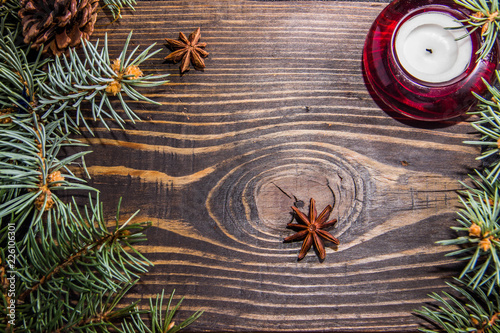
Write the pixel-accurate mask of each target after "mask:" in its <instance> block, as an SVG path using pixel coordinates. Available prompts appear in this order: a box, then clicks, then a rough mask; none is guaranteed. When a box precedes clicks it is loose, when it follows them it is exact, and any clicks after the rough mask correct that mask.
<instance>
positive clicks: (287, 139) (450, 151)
mask: <svg viewBox="0 0 500 333" xmlns="http://www.w3.org/2000/svg"><path fill="white" fill-rule="evenodd" d="M384 6H385V4H382V3H376V2H362V1H347V2H333V1H327V2H324V1H317V2H316V1H299V2H289V1H278V2H263V1H174V0H167V1H157V2H149V1H142V2H139V3H138V5H137V7H136V9H137V11H136V12H127V13H125V14H124V15H123V19H122V20H120V21H119V23H118V24H113V25H111V26H107V27H102V28H100V29H99V30H98V31H96V33H95V34H94V37H93V38H97V37H99V38H102V37H103V36H104V32H106V31H107V32H108V38H109V42H110V45H111V47H112V49H113V51H114V52H115V53H116V55H117V54H118V52H119V50H118V48H119V47H120V45H121V44H122V42H123V40H124V38H125V36H126V35H127V34H128V32H129V30H130V29H133V30H134V37H133V42H132V44H133V45H135V44H138V43H140V44H142V45H148V44H150V43H154V42H157V43H159V45H158V47H162V45H161V44H162V43H163V38H165V37H168V38H175V37H176V36H177V34H178V32H179V31H183V32H184V33H190V32H191V31H192V30H194V28H196V27H198V26H200V27H201V28H202V29H201V30H202V41H204V42H207V43H208V47H207V51H209V52H210V56H209V58H208V59H207V60H206V63H207V68H206V70H205V71H204V72H199V71H194V70H191V71H190V72H189V73H187V74H184V75H182V76H181V75H179V72H178V65H173V64H166V63H163V62H162V58H163V57H165V56H166V55H167V54H168V53H169V52H168V51H167V50H166V49H165V48H164V52H162V53H160V55H158V56H156V57H155V58H153V59H151V60H150V61H148V62H147V63H146V64H145V65H144V66H142V69H143V70H144V72H145V73H164V72H167V73H171V76H170V83H169V84H167V85H165V86H162V87H159V88H155V89H151V90H150V91H147V93H146V96H148V97H151V98H153V99H155V100H157V101H159V102H160V103H161V105H160V106H154V105H150V104H145V103H132V105H134V106H135V109H136V110H137V111H138V114H139V115H140V116H141V117H142V118H143V119H144V121H143V122H140V123H136V124H131V123H128V125H127V128H126V129H125V130H119V129H115V130H114V131H113V132H111V133H110V132H108V131H106V130H105V129H102V128H100V129H97V130H96V131H95V134H96V136H95V137H93V138H92V137H91V136H90V135H88V133H87V134H86V136H87V137H88V141H89V142H90V143H91V144H92V150H94V153H93V154H91V155H90V156H89V158H88V159H87V160H88V164H89V166H90V167H89V171H90V173H91V175H92V177H93V178H92V180H91V183H92V185H95V186H97V187H98V188H100V189H101V190H102V197H103V199H104V200H105V201H107V202H109V203H110V204H112V203H114V202H116V201H117V200H118V198H119V197H120V196H123V197H124V203H123V207H124V209H125V213H128V214H130V213H131V212H133V211H135V210H136V209H138V208H140V209H141V214H140V219H142V220H151V221H153V227H152V228H151V229H150V230H149V232H148V238H149V241H148V243H147V244H145V245H144V246H142V250H143V251H144V252H146V253H147V256H148V258H149V259H150V260H152V261H153V262H154V264H155V267H154V268H153V269H152V270H151V273H149V274H147V275H145V276H144V278H143V282H142V283H141V285H140V287H139V288H136V289H135V290H134V293H133V294H132V296H131V298H143V299H144V298H146V297H149V296H152V295H153V294H155V293H158V292H159V291H160V290H161V289H162V288H167V289H168V290H171V289H173V288H175V289H176V291H177V295H184V296H186V300H185V303H184V306H183V309H184V310H185V311H189V310H195V309H199V308H201V309H204V310H205V314H204V315H203V317H202V318H201V319H200V320H199V321H198V322H196V323H195V324H194V325H193V326H192V329H193V330H196V331H234V330H245V331H250V330H251V331H320V330H327V331H334V332H345V331H352V332H365V331H370V332H376V331H379V332H398V331H401V332H410V331H415V330H416V327H417V325H418V323H419V322H420V319H419V318H417V317H415V316H414V315H412V313H411V311H412V310H413V309H416V308H418V307H420V306H421V305H422V303H423V302H426V301H428V298H427V297H426V295H427V294H428V293H429V292H432V291H436V290H438V289H440V288H442V286H443V285H444V283H443V282H444V279H445V278H446V277H448V276H450V275H453V274H455V273H456V270H457V267H455V266H454V264H453V262H452V261H451V260H449V259H447V258H445V257H444V256H443V254H444V253H445V252H447V251H449V249H447V248H443V247H438V246H435V245H434V242H435V241H437V240H439V239H443V238H447V237H448V236H449V234H450V231H449V228H448V227H449V226H450V225H452V224H453V219H454V216H455V215H454V212H455V211H456V206H457V198H456V193H455V190H456V189H457V188H458V187H459V185H458V182H457V180H464V179H465V178H466V174H467V173H468V172H470V170H471V168H473V167H474V166H476V165H477V164H476V163H477V162H475V161H474V158H475V157H476V155H477V153H478V151H477V150H476V149H474V148H471V147H467V146H464V145H463V144H462V141H463V140H465V139H468V138H470V135H469V134H468V132H470V131H471V127H470V126H469V125H468V124H467V122H465V121H456V122H448V123H444V124H439V125H430V124H417V123H412V122H408V121H406V120H404V119H400V118H397V117H396V118H393V117H391V116H389V115H388V114H387V113H385V112H384V111H383V110H381V109H380V107H379V106H378V105H377V104H376V103H375V102H374V101H373V100H372V98H371V96H370V94H369V92H368V90H367V88H366V86H365V83H364V80H363V74H362V70H361V68H362V64H361V53H362V48H363V43H364V39H365V36H366V33H367V31H368V29H369V28H370V25H371V23H372V21H373V20H374V19H375V17H376V16H377V15H378V14H379V12H380V11H381V9H382V8H383V7H384ZM311 197H314V198H315V199H316V200H317V203H318V208H319V209H322V208H323V207H324V206H326V205H327V204H331V203H335V208H334V211H333V214H332V216H333V217H335V218H338V220H339V223H338V226H337V227H336V228H335V229H334V230H332V233H333V234H334V235H335V236H336V237H338V238H339V239H340V241H341V244H340V246H339V247H338V249H334V248H328V249H327V258H326V260H325V261H324V262H323V263H320V262H319V261H318V259H317V257H316V256H315V255H314V253H313V252H310V253H309V254H308V255H307V256H306V258H305V259H304V260H302V261H300V262H297V260H296V256H297V254H298V251H299V249H300V243H286V244H285V243H283V238H284V237H286V236H289V235H291V234H292V231H291V230H289V229H286V227H285V226H286V224H287V223H288V222H290V221H291V219H292V216H291V209H290V206H291V205H293V204H296V205H298V206H301V209H303V210H304V211H305V210H306V209H307V207H308V201H309V198H311ZM109 206H110V207H111V206H112V205H109ZM181 316H182V314H181Z"/></svg>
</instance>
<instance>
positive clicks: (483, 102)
mask: <svg viewBox="0 0 500 333" xmlns="http://www.w3.org/2000/svg"><path fill="white" fill-rule="evenodd" d="M496 76H497V78H499V77H500V72H499V71H498V70H497V71H496ZM484 83H485V84H486V86H487V88H488V91H489V93H490V94H491V96H492V97H491V99H486V98H484V97H482V96H479V95H477V94H475V93H473V94H474V95H475V96H476V97H477V98H478V99H479V102H480V103H479V105H478V106H477V107H476V110H475V111H473V112H470V114H474V115H478V116H479V120H477V121H474V122H473V123H472V124H471V125H472V127H474V129H475V130H477V131H478V132H479V134H480V135H481V137H480V139H479V140H474V141H465V142H464V143H466V144H470V145H477V146H481V147H482V148H483V149H482V153H481V156H479V157H477V159H479V160H488V164H489V165H488V166H486V168H485V170H484V172H485V173H486V179H487V180H488V181H491V182H496V181H497V180H498V179H499V176H500V163H499V162H500V158H499V157H500V156H499V147H500V91H499V90H498V88H497V87H496V86H492V85H491V84H489V83H488V82H486V81H485V82H484Z"/></svg>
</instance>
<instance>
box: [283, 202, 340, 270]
mask: <svg viewBox="0 0 500 333" xmlns="http://www.w3.org/2000/svg"><path fill="white" fill-rule="evenodd" d="M292 209H293V211H294V212H295V218H296V220H297V222H298V223H288V225H287V226H288V227H289V228H292V229H296V230H300V231H299V232H297V233H296V234H294V235H292V236H289V237H286V238H285V240H284V241H285V242H291V241H294V240H302V239H303V240H304V242H303V243H302V248H301V249H300V253H299V260H300V259H302V258H304V257H305V255H306V253H307V252H308V251H309V249H310V248H311V246H312V245H313V244H314V248H315V249H316V251H317V252H318V256H319V258H320V259H321V260H323V259H325V256H326V253H325V246H324V244H323V239H326V240H328V241H330V242H332V243H334V244H336V245H339V240H338V239H337V238H335V237H333V236H332V235H331V234H330V233H329V232H327V231H325V230H323V229H326V228H329V227H331V226H333V225H335V223H337V219H333V220H330V221H328V222H326V220H327V219H328V217H329V216H330V213H331V212H332V209H333V208H332V206H330V205H328V206H326V207H325V209H323V211H322V212H321V213H320V214H319V215H318V213H317V211H316V202H315V201H314V199H313V198H311V203H310V205H309V216H306V215H305V214H304V213H302V212H301V211H299V210H298V209H297V208H296V207H293V206H292Z"/></svg>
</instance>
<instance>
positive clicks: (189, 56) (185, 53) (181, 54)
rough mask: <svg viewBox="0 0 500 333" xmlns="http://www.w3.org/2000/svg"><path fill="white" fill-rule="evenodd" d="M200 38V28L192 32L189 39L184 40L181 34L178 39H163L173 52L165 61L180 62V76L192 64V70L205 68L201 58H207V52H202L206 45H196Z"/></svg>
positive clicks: (180, 33)
mask: <svg viewBox="0 0 500 333" xmlns="http://www.w3.org/2000/svg"><path fill="white" fill-rule="evenodd" d="M200 37H201V33H200V28H198V29H196V30H195V31H193V32H192V33H191V34H190V35H189V38H186V35H184V34H183V33H182V32H179V39H180V41H178V40H175V39H170V38H165V40H166V41H167V43H168V45H169V46H170V48H171V49H172V50H173V52H172V53H170V54H169V55H168V56H166V57H165V60H168V61H173V62H174V63H176V62H178V61H179V60H181V59H182V61H181V67H180V69H181V74H182V73H184V72H185V71H188V70H189V64H190V63H192V64H193V66H194V68H196V69H198V70H202V69H203V68H205V62H204V61H203V58H206V57H207V56H208V54H209V53H208V52H207V51H205V50H204V48H205V46H207V43H198V42H199V40H200Z"/></svg>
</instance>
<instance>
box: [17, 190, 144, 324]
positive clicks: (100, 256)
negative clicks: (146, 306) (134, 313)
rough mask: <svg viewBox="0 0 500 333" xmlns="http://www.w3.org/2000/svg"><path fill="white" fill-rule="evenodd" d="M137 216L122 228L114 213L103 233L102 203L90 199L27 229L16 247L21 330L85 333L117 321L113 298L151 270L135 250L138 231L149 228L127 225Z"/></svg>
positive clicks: (140, 236) (53, 212) (139, 236)
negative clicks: (78, 330) (76, 332)
mask: <svg viewBox="0 0 500 333" xmlns="http://www.w3.org/2000/svg"><path fill="white" fill-rule="evenodd" d="M119 210H120V204H119V205H118V212H119ZM136 214H137V213H136ZM136 214H134V215H132V216H131V217H130V218H129V219H127V220H126V221H125V222H124V223H122V222H121V221H118V220H119V219H120V216H119V213H117V216H116V218H117V221H115V223H114V224H115V227H114V229H112V230H108V228H109V224H108V223H107V221H106V219H105V218H104V215H103V207H102V203H100V202H99V199H97V200H96V201H94V200H92V199H90V198H89V205H88V206H86V207H85V208H83V209H79V208H77V205H76V202H73V204H68V205H66V211H65V212H64V213H62V212H61V211H60V210H59V211H58V210H51V211H49V212H48V213H47V215H46V217H44V219H46V220H45V221H44V224H41V225H40V226H39V228H38V230H37V232H36V233H35V232H33V231H32V230H30V231H29V232H28V236H27V237H26V238H27V240H26V242H25V244H22V242H18V243H19V244H22V246H21V247H19V249H18V254H17V262H18V268H17V270H16V272H17V276H18V284H19V285H21V290H23V292H21V293H19V294H17V295H18V296H17V297H18V298H17V302H18V304H21V305H22V304H24V305H26V306H20V307H19V308H18V313H17V316H18V317H21V318H22V320H23V322H24V323H26V324H25V325H27V326H26V327H25V328H30V329H32V330H34V331H36V332H41V331H46V328H47V327H49V326H50V327H53V328H54V329H53V330H55V329H56V328H63V327H67V328H69V327H71V328H72V329H74V328H73V326H75V327H83V328H89V327H92V326H93V325H94V322H99V320H97V319H98V318H100V319H101V321H103V322H107V321H112V320H114V319H115V318H116V313H114V312H111V309H112V308H114V307H115V306H116V304H117V302H118V301H119V300H120V299H121V296H120V297H119V298H116V297H115V296H116V295H121V294H120V293H121V292H123V293H125V292H126V291H127V290H128V287H127V290H125V291H123V289H124V288H125V287H124V286H129V285H130V284H131V283H133V281H134V280H136V279H137V278H138V277H139V274H141V273H145V272H146V271H147V266H149V265H151V263H150V262H149V261H148V260H147V259H146V258H145V257H144V256H142V255H141V254H140V253H138V251H136V250H135V249H134V246H135V244H136V243H138V242H142V241H144V239H145V236H144V233H143V232H144V229H145V228H147V227H148V226H149V223H132V222H131V220H132V219H133V218H134V216H135V215H136ZM110 295H115V296H113V297H111V296H110ZM75 296H76V299H75ZM96 297H97V299H96ZM110 297H111V298H110ZM111 299H114V301H113V302H111ZM104 300H106V301H105V302H104ZM110 304H111V305H113V306H112V307H111V308H110V307H109V306H108V305H110ZM84 305H85V306H84ZM89 307H90V308H89ZM92 307H94V308H93V309H91V308H92ZM98 307H99V309H98ZM89 311H90V312H89ZM120 313H121V312H120ZM127 313H128V311H127ZM98 314H100V315H101V316H100V317H99V316H98ZM75 315H76V316H77V317H75ZM89 318H94V319H95V320H94V319H89ZM99 325H101V324H99ZM106 325H111V324H106ZM53 330H52V329H51V330H50V331H53ZM75 330H76V329H75ZM63 331H64V330H63ZM87 331H89V332H91V331H92V330H87Z"/></svg>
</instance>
